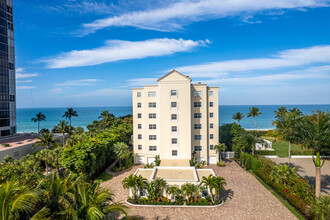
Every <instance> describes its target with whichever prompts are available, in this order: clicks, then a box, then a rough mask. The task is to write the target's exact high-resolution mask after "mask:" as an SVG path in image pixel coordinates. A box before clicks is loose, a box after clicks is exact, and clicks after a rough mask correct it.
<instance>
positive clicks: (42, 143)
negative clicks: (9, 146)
mask: <svg viewBox="0 0 330 220" xmlns="http://www.w3.org/2000/svg"><path fill="white" fill-rule="evenodd" d="M36 138H37V139H39V141H37V142H36V143H35V144H34V145H33V147H45V148H46V149H49V148H51V147H53V146H55V145H56V144H57V140H56V139H55V138H54V135H53V134H52V133H43V134H42V135H41V136H38V137H36Z"/></svg>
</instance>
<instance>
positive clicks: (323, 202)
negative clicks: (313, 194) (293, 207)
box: [311, 196, 330, 219]
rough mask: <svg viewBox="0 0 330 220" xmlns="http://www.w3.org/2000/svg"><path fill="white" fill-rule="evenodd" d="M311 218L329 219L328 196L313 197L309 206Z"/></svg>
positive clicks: (329, 206) (329, 203)
mask: <svg viewBox="0 0 330 220" xmlns="http://www.w3.org/2000/svg"><path fill="white" fill-rule="evenodd" d="M311 217H312V218H313V219H330V196H322V197H320V198H317V199H315V202H314V203H313V205H312V207H311Z"/></svg>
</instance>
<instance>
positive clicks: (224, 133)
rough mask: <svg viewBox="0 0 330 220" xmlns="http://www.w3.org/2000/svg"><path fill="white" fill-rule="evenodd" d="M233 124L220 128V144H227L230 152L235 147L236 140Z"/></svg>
mask: <svg viewBox="0 0 330 220" xmlns="http://www.w3.org/2000/svg"><path fill="white" fill-rule="evenodd" d="M233 124H234V123H233ZM233 124H224V125H221V126H220V127H219V142H220V143H224V144H226V146H227V148H228V150H229V151H230V150H232V145H233V138H234V135H233V133H232V126H233ZM235 124H236V123H235Z"/></svg>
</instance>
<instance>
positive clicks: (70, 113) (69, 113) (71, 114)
mask: <svg viewBox="0 0 330 220" xmlns="http://www.w3.org/2000/svg"><path fill="white" fill-rule="evenodd" d="M64 117H65V118H66V119H69V121H70V126H71V118H72V117H78V114H77V111H75V110H73V108H68V109H67V110H66V112H64V115H62V118H64Z"/></svg>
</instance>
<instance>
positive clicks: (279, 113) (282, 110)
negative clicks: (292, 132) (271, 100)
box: [274, 106, 288, 118]
mask: <svg viewBox="0 0 330 220" xmlns="http://www.w3.org/2000/svg"><path fill="white" fill-rule="evenodd" d="M287 112H288V109H287V108H286V107H284V106H281V107H277V111H274V114H275V118H281V117H283V116H284V115H285V114H286V113H287Z"/></svg>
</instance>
